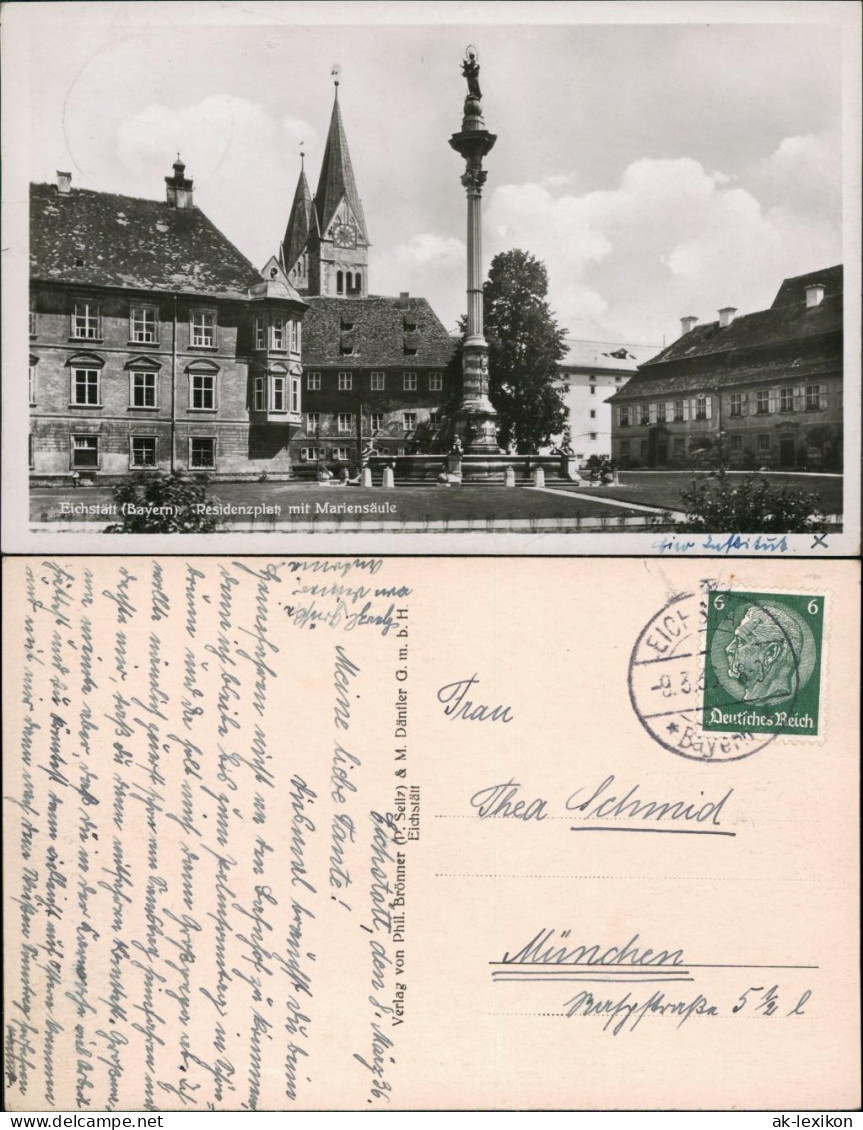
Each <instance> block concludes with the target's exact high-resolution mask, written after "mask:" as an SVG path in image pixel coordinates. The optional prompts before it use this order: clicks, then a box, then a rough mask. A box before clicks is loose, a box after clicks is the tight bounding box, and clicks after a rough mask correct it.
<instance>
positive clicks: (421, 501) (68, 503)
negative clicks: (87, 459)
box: [30, 483, 634, 528]
mask: <svg viewBox="0 0 863 1130" xmlns="http://www.w3.org/2000/svg"><path fill="white" fill-rule="evenodd" d="M209 496H210V499H211V501H212V502H214V503H216V504H221V505H222V506H227V507H233V508H240V507H255V506H265V507H267V508H268V509H267V511H266V512H265V513H262V514H258V515H251V514H248V513H245V514H244V513H237V512H236V511H235V512H234V513H233V514H231V515H220V516H218V520H219V521H220V522H224V523H225V524H226V525H230V523H231V521H232V520H234V521H237V522H242V523H243V524H247V523H249V522H251V521H253V520H254V521H255V522H256V523H257V524H260V526H261V528H266V527H267V526H268V525H272V524H273V523H274V522H279V523H280V525H281V526H282V527H284V524H285V523H292V524H293V523H296V524H297V525H302V526H303V527H305V528H308V526H309V525H310V524H311V522H312V521H315V522H316V523H323V522H336V521H339V520H343V521H350V522H357V521H362V522H368V523H370V524H371V525H373V526H374V525H380V523H381V522H396V523H400V522H410V523H417V522H419V523H426V522H442V521H445V520H447V519H449V520H461V521H465V520H469V521H475V522H477V523H479V522H485V521H489V520H497V521H507V520H511V519H522V520H524V519H528V520H529V519H539V518H542V519H558V520H563V519H566V520H567V521H570V522H571V521H572V520H573V519H575V518H576V517H581V518H588V517H590V518H596V517H600V516H609V517H611V518H614V519H618V518H620V517H621V516H624V515H625V516H630V517H632V516H634V512H632V511H628V510H624V509H622V508H621V507H619V506H608V505H603V502H602V499H601V498H597V499H595V500H594V499H590V500H587V501H584V500H582V499H580V498H567V497H565V496H562V495H559V494H546V493H543V492H542V491H536V490H532V489H530V488H529V487H502V486H483V485H465V486H460V487H459V486H451V487H437V486H416V487H410V486H399V487H395V488H394V489H393V490H386V491H385V490H383V489H381V488H380V487H375V488H372V489H363V488H361V487H336V486H320V485H318V484H316V483H308V484H307V483H213V484H211V485H210V488H209ZM387 503H389V504H390V505H391V506H392V507H394V508H395V509H394V510H389V511H385V510H384V509H383V507H384V504H387ZM110 504H111V492H110V490H109V489H107V488H105V487H101V486H94V487H81V488H79V489H78V490H72V489H69V488H61V487H34V488H33V489H32V490H31V492H30V512H31V519H32V520H33V521H34V522H57V521H62V522H66V523H68V522H70V521H82V522H88V523H93V522H104V524H105V525H108V524H109V523H110V522H114V521H117V517H116V515H113V514H110V513H104V512H98V511H95V510H94V508H95V507H97V506H100V505H105V506H108V505H110ZM341 504H345V505H346V507H349V508H351V509H349V510H347V512H343V513H341V514H340V513H339V510H338V508H339V507H340V506H341ZM373 504H377V507H378V509H377V510H369V511H367V512H365V513H364V512H363V511H362V510H361V509H360V508H361V507H363V506H367V507H371V506H372V505H373ZM81 506H85V507H86V508H87V510H86V511H85V512H81V513H79V512H77V508H78V507H81ZM68 507H72V508H75V509H73V510H71V511H70V510H69V509H68ZM276 508H278V509H277V511H276Z"/></svg>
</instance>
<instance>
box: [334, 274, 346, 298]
mask: <svg viewBox="0 0 863 1130" xmlns="http://www.w3.org/2000/svg"><path fill="white" fill-rule="evenodd" d="M344 292H345V282H344V275H343V274H342V272H341V271H336V294H344Z"/></svg>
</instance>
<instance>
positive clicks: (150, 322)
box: [132, 306, 156, 342]
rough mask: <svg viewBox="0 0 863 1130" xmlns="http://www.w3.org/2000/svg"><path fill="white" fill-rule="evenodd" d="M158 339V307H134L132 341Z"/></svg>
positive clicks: (152, 340)
mask: <svg viewBox="0 0 863 1130" xmlns="http://www.w3.org/2000/svg"><path fill="white" fill-rule="evenodd" d="M155 340H156V309H155V307H154V306H133V307H132V341H138V342H154V341H155Z"/></svg>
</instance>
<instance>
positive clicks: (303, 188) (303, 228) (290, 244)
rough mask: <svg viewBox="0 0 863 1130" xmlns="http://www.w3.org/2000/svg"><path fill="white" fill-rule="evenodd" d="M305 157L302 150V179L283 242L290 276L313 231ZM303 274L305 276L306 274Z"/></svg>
mask: <svg viewBox="0 0 863 1130" xmlns="http://www.w3.org/2000/svg"><path fill="white" fill-rule="evenodd" d="M305 156H306V155H305V153H304V152H303V151H302V149H301V150H300V178H299V180H298V181H297V188H296V191H295V192H294V202H293V204H292V205H291V214H290V216H289V217H288V226H287V228H286V229H285V238H284V240H283V241H282V255H281V259H282V266H283V267H284V270H285V273H286V274H288V275H290V273H291V271H293V269H294V267H295V266H296V265H297V261H298V260H299V259H300V258H301V256H302V255H303V253H304V252H305V251H306V245H307V244H308V242H309V232H310V229H311V216H312V194H311V192H310V191H309V182H308V181H307V180H306V170H305ZM303 273H304V274H305V272H303Z"/></svg>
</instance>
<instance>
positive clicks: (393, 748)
mask: <svg viewBox="0 0 863 1130" xmlns="http://www.w3.org/2000/svg"><path fill="white" fill-rule="evenodd" d="M713 564H714V563H704V562H699V563H697V564H695V563H690V562H679V561H677V562H670V563H669V562H650V561H647V562H645V561H636V560H620V561H614V562H608V561H603V562H600V561H597V560H590V559H584V560H578V559H575V560H556V561H530V560H495V559H492V560H486V561H478V560H467V561H457V560H453V559H445V558H426V559H389V560H382V559H380V558H367V559H360V558H329V559H328V558H311V557H306V558H301V559H290V558H279V557H273V558H268V559H262V558H245V559H243V558H185V559H184V558H145V557H142V558H134V559H133V558H77V559H72V558H50V557H44V556H43V557H38V558H36V557H32V558H22V559H15V560H9V561H7V562H6V571H5V585H6V608H7V609H11V613H7V617H6V621H7V623H6V636H5V640H4V644H5V648H4V650H5V655H6V678H5V695H6V699H5V715H6V718H7V726H6V741H7V745H6V750H5V770H4V777H5V788H4V796H5V812H4V816H5V819H4V827H5V836H6V840H5V853H4V857H5V884H4V886H5V898H6V903H5V912H6V913H5V923H6V927H5V929H6V937H5V953H6V969H5V978H6V1000H7V1010H6V1021H5V1032H4V1044H5V1048H6V1099H7V1105H8V1106H9V1107H10V1108H11V1109H15V1110H31V1111H32V1110H45V1109H47V1110H79V1111H90V1112H94V1111H118V1110H129V1109H138V1110H141V1109H143V1110H149V1111H160V1110H164V1111H175V1110H224V1111H242V1110H276V1109H297V1110H320V1109H339V1110H368V1109H375V1110H379V1109H380V1110H383V1109H392V1110H399V1109H451V1108H459V1109H465V1108H468V1109H470V1108H481V1109H515V1108H544V1109H549V1108H552V1109H554V1108H563V1109H571V1108H576V1109H578V1108H586V1109H621V1108H623V1109H627V1108H629V1109H644V1108H646V1109H651V1108H669V1107H670V1108H679V1109H696V1108H704V1107H707V1108H718V1109H734V1108H743V1109H746V1108H762V1109H763V1108H784V1107H797V1108H804V1109H823V1108H836V1107H840V1108H841V1107H843V1106H846V1105H849V1104H853V1102H854V1101H855V1099H856V1095H857V1092H858V1077H857V1070H858V1066H859V1054H858V1053H859V1044H858V1039H859V1027H858V1021H859V1017H858V1011H857V1009H858V999H859V994H858V991H857V977H858V935H857V915H856V898H857V889H858V886H857V856H856V843H857V800H856V798H857V795H858V788H857V785H858V769H857V762H856V758H855V754H854V750H855V749H856V744H857V741H856V740H857V709H856V696H857V677H856V676H857V627H858V610H859V604H858V591H857V586H858V581H859V568H858V566H857V564H856V563H850V562H828V563H824V562H819V563H817V564H815V563H811V562H809V563H805V564H804V563H800V564H789V563H785V564H783V566H782V567H777V566H776V565H775V564H771V563H769V562H762V561H755V562H748V563H746V564H745V566H744V567H743V568H740V563H735V567H734V569H733V570H732V569H730V568H726V569H719V568H714V567H713ZM753 719H755V721H753ZM759 719H760V720H762V721H758V720H759Z"/></svg>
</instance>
